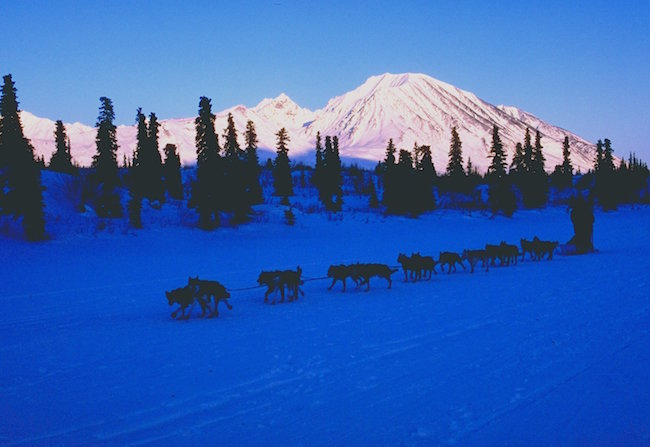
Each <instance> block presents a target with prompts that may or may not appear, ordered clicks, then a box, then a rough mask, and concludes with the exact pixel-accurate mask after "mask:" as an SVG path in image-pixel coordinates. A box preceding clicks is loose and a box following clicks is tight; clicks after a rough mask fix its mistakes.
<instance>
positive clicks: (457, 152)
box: [447, 126, 465, 178]
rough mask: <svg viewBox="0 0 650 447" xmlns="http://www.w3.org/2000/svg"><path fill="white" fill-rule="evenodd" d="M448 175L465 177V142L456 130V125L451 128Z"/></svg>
mask: <svg viewBox="0 0 650 447" xmlns="http://www.w3.org/2000/svg"><path fill="white" fill-rule="evenodd" d="M447 175H448V176H449V177H452V178H464V177H465V169H464V168H463V143H462V142H461V141H460V136H459V135H458V131H457V130H456V126H454V127H452V129H451V144H450V145H449V162H448V163H447Z"/></svg>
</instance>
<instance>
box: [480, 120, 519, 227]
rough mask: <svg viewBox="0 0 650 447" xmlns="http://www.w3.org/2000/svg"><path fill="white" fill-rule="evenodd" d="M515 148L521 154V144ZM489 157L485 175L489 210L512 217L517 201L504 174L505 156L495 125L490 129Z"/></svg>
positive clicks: (508, 178) (507, 177)
mask: <svg viewBox="0 0 650 447" xmlns="http://www.w3.org/2000/svg"><path fill="white" fill-rule="evenodd" d="M517 147H518V151H519V153H520V154H523V148H522V147H521V144H519V143H517ZM490 156H491V162H490V166H489V167H488V170H487V174H486V180H487V183H488V203H489V205H490V209H491V210H492V212H493V213H494V214H496V213H498V212H502V213H503V214H505V215H506V216H512V214H513V213H514V212H515V209H516V208H517V199H516V196H515V193H514V191H513V189H512V183H511V180H510V177H509V176H508V175H507V173H506V155H505V151H504V150H503V143H502V142H501V137H500V136H499V128H498V127H497V126H496V125H494V126H493V127H492V144H491V146H490ZM519 160H523V157H520V158H519Z"/></svg>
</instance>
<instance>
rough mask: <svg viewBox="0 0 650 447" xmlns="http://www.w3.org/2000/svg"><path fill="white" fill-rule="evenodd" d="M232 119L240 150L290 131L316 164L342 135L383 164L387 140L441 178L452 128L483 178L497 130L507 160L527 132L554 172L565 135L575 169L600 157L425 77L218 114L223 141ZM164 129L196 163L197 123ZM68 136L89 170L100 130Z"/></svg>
mask: <svg viewBox="0 0 650 447" xmlns="http://www.w3.org/2000/svg"><path fill="white" fill-rule="evenodd" d="M228 113H232V114H233V117H234V119H235V124H236V126H237V129H238V130H239V132H240V135H241V137H240V144H241V145H242V146H243V132H244V130H245V128H246V122H247V121H248V120H252V121H253V122H254V123H255V127H256V130H257V134H258V139H259V147H260V149H268V150H271V151H272V150H274V147H275V141H276V137H275V133H276V132H277V131H278V130H279V129H280V128H281V127H285V128H287V130H288V131H289V136H290V138H291V141H290V144H289V147H290V157H292V158H293V159H301V160H306V161H311V154H312V153H313V150H314V145H315V139H316V133H317V132H319V131H320V133H321V135H323V136H325V135H338V137H339V141H340V144H339V147H340V150H341V155H342V156H343V157H347V158H349V159H363V160H370V161H377V160H381V159H383V157H384V152H385V148H386V144H387V141H388V139H389V138H392V139H393V141H394V142H395V144H396V146H397V147H398V148H400V149H402V148H403V149H407V150H411V149H412V148H413V145H414V144H415V143H416V142H417V143H418V144H426V145H430V146H431V149H432V152H433V161H434V164H435V166H436V169H437V170H438V171H439V172H440V171H442V170H444V169H445V167H446V164H447V153H448V150H449V142H450V136H451V128H452V127H453V126H457V128H458V132H459V135H460V138H461V141H462V143H463V156H464V159H465V161H467V159H468V158H471V160H472V164H473V165H474V166H476V167H477V168H478V169H479V170H480V171H484V170H485V169H486V168H487V166H488V165H489V159H488V153H489V148H490V142H491V135H492V126H493V125H494V124H496V125H497V126H499V128H500V136H501V139H502V141H503V144H504V147H505V149H506V151H507V153H508V156H509V158H510V157H511V156H512V154H513V153H514V149H515V145H516V143H517V142H521V141H522V140H523V137H524V133H525V131H526V128H530V129H531V131H533V132H534V131H535V130H539V131H540V133H541V134H542V145H543V146H544V154H545V156H546V168H547V170H549V171H550V170H552V169H553V167H554V166H555V165H556V164H558V163H560V162H561V160H562V141H563V140H564V137H565V136H568V137H569V141H570V144H571V157H572V162H573V164H574V166H575V167H576V168H580V169H581V170H583V171H585V170H587V169H589V168H590V167H591V166H592V165H593V159H594V152H595V146H594V145H593V144H591V143H589V142H588V141H586V140H584V139H582V138H580V137H579V136H577V135H575V134H573V133H571V132H569V131H566V130H564V129H561V128H559V127H556V126H553V125H551V124H548V123H546V122H544V121H542V120H540V119H539V118H537V117H535V116H534V115H532V114H530V113H527V112H524V111H522V110H520V109H517V108H516V107H511V106H494V105H492V104H488V103H487V102H485V101H483V100H481V99H480V98H478V97H477V96H476V95H474V94H473V93H470V92H467V91H464V90H460V89H458V88H456V87H454V86H452V85H450V84H447V83H445V82H441V81H438V80H436V79H434V78H432V77H430V76H427V75H424V74H413V73H407V74H399V75H393V74H388V73H387V74H383V75H381V76H373V77H371V78H369V79H368V80H367V81H366V82H365V83H364V84H363V85H361V86H359V87H358V88H356V89H354V90H352V91H350V92H348V93H345V94H343V95H341V96H338V97H336V98H333V99H331V100H330V101H329V102H328V103H327V105H326V106H325V107H324V108H323V109H320V110H316V111H311V110H308V109H305V108H301V107H300V106H298V105H297V104H296V103H295V102H293V101H292V100H291V99H290V98H289V97H288V96H287V95H285V94H281V95H280V96H278V97H276V98H273V99H269V98H267V99H264V100H262V101H261V102H260V103H259V104H258V105H257V106H255V107H252V108H247V107H245V106H243V105H238V106H235V107H232V108H230V109H227V110H224V111H222V112H219V113H217V119H216V129H217V132H218V133H219V134H221V133H222V132H223V129H224V128H225V127H226V118H227V115H228ZM22 122H23V128H24V130H25V135H26V136H27V137H28V138H30V139H31V141H32V144H33V145H34V147H35V149H36V153H37V154H39V155H44V156H45V159H46V160H48V159H49V158H50V156H51V154H52V152H53V150H54V121H51V120H48V119H44V118H38V117H36V116H34V115H32V114H30V113H29V112H26V111H24V112H22ZM161 125H162V126H161V129H160V147H161V148H162V147H164V146H165V145H166V144H167V143H174V144H176V146H177V147H178V148H179V153H180V155H181V160H182V162H183V163H184V164H192V163H194V162H195V161H196V152H195V146H194V136H195V128H194V117H192V118H182V119H167V120H161ZM66 130H67V133H68V136H69V137H70V140H71V147H72V155H73V158H74V159H75V160H76V161H77V162H78V163H80V164H81V165H89V164H90V162H91V160H92V156H93V155H94V154H95V152H96V148H95V135H96V130H95V128H93V127H90V126H87V125H84V124H81V123H74V124H66ZM117 137H118V144H119V146H120V149H119V151H118V157H119V159H120V160H121V159H122V157H123V156H124V155H126V156H131V154H132V153H133V151H134V150H135V146H136V129H135V126H118V130H117Z"/></svg>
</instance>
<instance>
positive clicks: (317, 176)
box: [312, 132, 325, 203]
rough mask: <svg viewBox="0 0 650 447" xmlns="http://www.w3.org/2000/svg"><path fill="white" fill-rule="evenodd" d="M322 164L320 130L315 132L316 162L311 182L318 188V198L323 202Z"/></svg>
mask: <svg viewBox="0 0 650 447" xmlns="http://www.w3.org/2000/svg"><path fill="white" fill-rule="evenodd" d="M324 166H325V164H324V161H323V145H322V143H321V136H320V132H316V162H315V165H314V175H313V177H312V183H313V184H314V186H316V189H318V198H319V199H320V201H321V202H323V203H324V202H325V198H324V197H323V191H322V187H321V179H322V177H323V170H324V169H323V168H324Z"/></svg>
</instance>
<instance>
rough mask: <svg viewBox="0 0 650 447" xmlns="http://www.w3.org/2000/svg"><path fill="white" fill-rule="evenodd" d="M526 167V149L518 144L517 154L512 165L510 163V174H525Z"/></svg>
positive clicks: (516, 147)
mask: <svg viewBox="0 0 650 447" xmlns="http://www.w3.org/2000/svg"><path fill="white" fill-rule="evenodd" d="M525 173H526V167H525V163H524V147H523V146H522V145H521V143H517V145H516V146H515V154H514V155H513V157H512V163H510V174H517V175H518V174H525Z"/></svg>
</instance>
